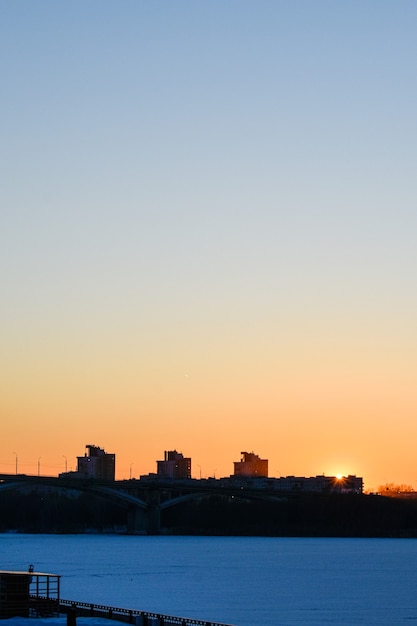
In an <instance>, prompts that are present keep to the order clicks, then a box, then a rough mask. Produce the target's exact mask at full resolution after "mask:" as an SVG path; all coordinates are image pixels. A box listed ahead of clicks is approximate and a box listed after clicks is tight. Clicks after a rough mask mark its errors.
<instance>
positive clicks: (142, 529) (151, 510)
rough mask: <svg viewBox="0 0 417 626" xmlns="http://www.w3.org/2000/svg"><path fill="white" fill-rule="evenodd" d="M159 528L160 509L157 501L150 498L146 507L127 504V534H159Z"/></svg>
mask: <svg viewBox="0 0 417 626" xmlns="http://www.w3.org/2000/svg"><path fill="white" fill-rule="evenodd" d="M160 529H161V510H160V508H159V498H158V501H156V502H155V501H154V499H153V498H152V499H151V500H150V502H148V507H147V508H146V509H143V508H140V507H136V506H134V505H131V506H129V508H128V511H127V532H128V533H129V534H132V535H134V534H143V533H146V534H148V535H159V531H160Z"/></svg>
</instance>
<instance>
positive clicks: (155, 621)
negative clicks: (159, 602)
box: [60, 600, 232, 626]
mask: <svg viewBox="0 0 417 626" xmlns="http://www.w3.org/2000/svg"><path fill="white" fill-rule="evenodd" d="M60 612H61V613H66V614H67V615H70V616H71V618H72V619H74V618H75V617H76V616H79V617H102V618H105V619H111V620H116V621H118V622H125V623H126V624H133V625H134V626H232V625H231V624H223V623H220V622H210V621H207V620H200V619H191V618H189V617H175V616H172V615H163V614H161V613H150V612H149V611H137V610H134V609H121V608H118V607H114V606H104V605H101V604H89V603H88V602H74V601H72V600H60ZM67 621H68V622H71V619H70V620H67Z"/></svg>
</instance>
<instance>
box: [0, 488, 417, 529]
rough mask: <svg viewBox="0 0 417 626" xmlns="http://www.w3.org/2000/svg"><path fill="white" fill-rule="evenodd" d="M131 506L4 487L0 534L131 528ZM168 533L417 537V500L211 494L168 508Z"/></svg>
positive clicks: (63, 492)
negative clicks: (275, 498) (271, 498)
mask: <svg viewBox="0 0 417 626" xmlns="http://www.w3.org/2000/svg"><path fill="white" fill-rule="evenodd" d="M127 515H128V512H127V509H125V508H124V507H122V506H120V505H117V504H115V503H114V502H112V501H110V500H106V499H104V498H99V497H92V496H91V495H90V494H88V493H82V492H68V491H66V490H64V489H53V488H36V489H29V488H25V489H24V490H21V491H18V490H3V491H1V490H0V532H6V531H10V530H15V531H18V532H26V533H78V532H80V533H81V532H127ZM161 532H163V533H167V534H169V533H171V534H196V535H197V534H203V535H210V534H212V535H266V536H340V537H417V499H396V498H387V497H382V496H371V495H347V494H343V495H341V494H331V495H318V494H309V495H308V494H305V495H299V496H296V497H294V496H292V497H291V496H290V497H288V498H282V499H281V500H279V501H276V502H271V501H263V500H260V499H259V500H246V499H244V498H237V497H236V498H232V497H227V496H213V495H210V496H206V497H201V498H200V499H198V500H193V501H187V502H185V503H182V504H180V505H177V506H173V507H169V508H167V509H164V510H163V511H162V512H161Z"/></svg>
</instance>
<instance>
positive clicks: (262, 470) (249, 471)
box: [234, 452, 268, 478]
mask: <svg viewBox="0 0 417 626" xmlns="http://www.w3.org/2000/svg"><path fill="white" fill-rule="evenodd" d="M240 454H241V455H242V459H241V460H240V461H234V466H235V471H234V476H252V477H258V476H262V477H264V478H267V477H268V460H267V459H260V458H259V456H258V455H257V454H254V453H253V452H241V453H240Z"/></svg>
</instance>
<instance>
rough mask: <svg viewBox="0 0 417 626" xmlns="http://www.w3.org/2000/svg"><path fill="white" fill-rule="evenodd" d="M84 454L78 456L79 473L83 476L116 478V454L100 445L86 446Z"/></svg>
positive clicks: (103, 478) (101, 478) (104, 478)
mask: <svg viewBox="0 0 417 626" xmlns="http://www.w3.org/2000/svg"><path fill="white" fill-rule="evenodd" d="M85 447H86V449H87V450H88V454H87V452H86V453H85V455H84V456H77V474H78V475H79V476H80V477H82V478H95V479H99V480H114V479H115V473H116V455H115V454H108V453H107V452H105V451H104V450H103V449H102V448H99V447H98V446H92V445H90V444H88V445H86V446H85Z"/></svg>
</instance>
